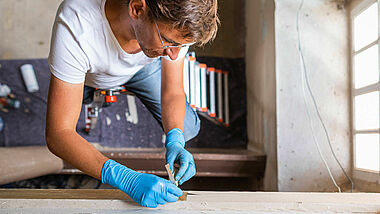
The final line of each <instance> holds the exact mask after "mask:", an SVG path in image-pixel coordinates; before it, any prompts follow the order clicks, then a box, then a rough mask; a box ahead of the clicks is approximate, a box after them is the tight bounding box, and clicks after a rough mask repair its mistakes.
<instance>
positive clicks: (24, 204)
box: [0, 189, 380, 214]
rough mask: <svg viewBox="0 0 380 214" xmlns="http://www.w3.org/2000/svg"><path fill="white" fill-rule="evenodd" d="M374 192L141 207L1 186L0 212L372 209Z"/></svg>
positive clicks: (119, 198) (104, 194)
mask: <svg viewBox="0 0 380 214" xmlns="http://www.w3.org/2000/svg"><path fill="white" fill-rule="evenodd" d="M378 211H380V194H378V193H278V192H276V193H275V192H204V191H190V192H189V195H188V198H187V201H179V202H176V203H168V204H165V205H163V206H159V207H158V208H155V209H152V208H144V207H141V206H139V205H138V204H137V203H135V202H133V201H132V200H131V199H130V198H129V197H128V196H127V195H125V194H124V193H123V192H121V191H119V190H84V189H79V190H31V189H0V213H86V214H88V213H112V214H114V213H127V212H128V213H181V214H187V213H214V214H217V213H285V212H286V213H303V212H308V213H326V212H330V213H376V212H378Z"/></svg>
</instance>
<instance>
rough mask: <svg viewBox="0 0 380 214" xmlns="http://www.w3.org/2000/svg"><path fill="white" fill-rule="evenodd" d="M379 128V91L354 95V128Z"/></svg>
mask: <svg viewBox="0 0 380 214" xmlns="http://www.w3.org/2000/svg"><path fill="white" fill-rule="evenodd" d="M378 128H379V92H378V91H376V92H371V93H368V94H363V95H359V96H356V97H355V129H356V130H363V129H378Z"/></svg>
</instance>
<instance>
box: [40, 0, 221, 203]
mask: <svg viewBox="0 0 380 214" xmlns="http://www.w3.org/2000/svg"><path fill="white" fill-rule="evenodd" d="M218 24H219V20H218V17H217V0H189V1H188V0H186V1H185V0H81V1H77V0H65V1H64V2H63V3H62V4H61V5H60V7H59V9H58V12H57V16H56V20H55V23H54V27H53V35H52V41H51V50H50V54H49V67H50V70H51V73H52V74H53V75H52V76H51V82H50V89H49V97H48V109H47V119H46V142H47V145H48V147H49V149H50V151H51V152H53V153H54V154H55V155H57V156H59V157H61V158H62V159H63V160H65V161H67V162H69V163H70V164H72V165H73V166H75V167H76V168H78V169H80V170H81V171H83V172H85V173H86V174H88V175H90V176H92V177H94V178H97V179H101V181H102V182H103V183H107V184H110V185H112V186H114V187H117V188H119V189H121V190H122V191H124V192H125V193H126V194H128V195H129V196H130V197H131V198H132V199H133V200H135V201H136V202H138V203H139V204H141V205H142V206H147V207H157V206H158V204H165V203H166V202H175V201H177V200H178V197H179V196H181V194H182V191H181V190H180V189H179V188H178V187H176V186H175V185H173V184H172V183H170V182H169V181H167V180H165V179H162V178H160V177H157V176H155V175H151V174H145V173H138V172H136V171H133V170H132V169H129V168H128V167H126V166H123V165H121V164H119V163H117V162H115V161H113V160H111V159H108V158H106V157H105V156H103V155H102V154H101V153H100V152H99V151H97V150H96V149H95V148H94V147H93V146H92V145H91V144H90V143H88V142H87V141H86V140H85V139H84V138H82V137H81V136H80V135H79V134H78V133H77V132H76V124H77V120H78V117H79V114H80V110H81V105H82V102H83V95H88V94H90V95H89V96H91V91H93V89H94V88H102V89H106V88H110V87H114V86H119V85H125V86H126V88H127V90H129V91H131V92H133V93H135V94H136V96H137V97H139V98H140V99H141V101H142V102H143V103H144V104H145V106H146V107H147V108H148V109H149V111H150V112H151V113H152V114H153V116H154V117H155V118H156V119H157V120H158V122H159V123H160V125H162V127H163V130H164V132H165V133H166V142H165V147H166V161H167V163H169V164H170V167H171V169H173V165H174V163H178V164H179V165H180V169H179V171H178V173H177V174H176V177H175V179H176V180H178V181H179V184H182V183H183V182H185V181H187V180H188V179H190V178H191V177H192V176H194V175H195V164H194V159H193V157H192V155H191V154H190V153H189V152H188V151H187V150H186V149H185V148H184V147H185V142H186V141H187V140H189V139H191V138H193V137H195V136H196V135H197V134H198V132H199V127H200V121H199V118H198V116H197V114H196V112H194V110H193V109H192V108H191V107H190V106H189V104H188V103H186V99H185V94H184V90H183V86H182V67H183V60H184V56H185V54H186V53H187V50H188V48H189V45H191V44H194V43H196V44H199V45H203V44H205V43H207V42H208V41H210V40H212V39H213V38H214V37H215V35H216V31H217V27H218ZM89 92H90V93H89ZM87 98H88V97H84V99H85V100H86V99H87Z"/></svg>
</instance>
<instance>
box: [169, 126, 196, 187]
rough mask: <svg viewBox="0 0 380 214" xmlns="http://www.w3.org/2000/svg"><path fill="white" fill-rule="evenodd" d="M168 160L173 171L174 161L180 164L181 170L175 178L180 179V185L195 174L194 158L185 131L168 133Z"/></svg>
mask: <svg viewBox="0 0 380 214" xmlns="http://www.w3.org/2000/svg"><path fill="white" fill-rule="evenodd" d="M165 147H166V162H167V163H168V164H169V165H170V169H171V170H172V172H173V169H174V163H177V164H179V165H180V168H179V171H178V172H177V173H176V175H175V180H176V181H178V180H179V185H181V184H183V183H184V182H186V181H187V180H189V179H190V178H191V177H193V176H194V175H195V172H196V170H195V163H194V158H193V156H192V155H191V154H190V152H188V151H187V150H186V149H185V148H184V147H185V137H184V135H183V132H182V131H181V130H180V129H178V128H175V129H172V130H170V131H169V132H168V133H167V135H166V141H165Z"/></svg>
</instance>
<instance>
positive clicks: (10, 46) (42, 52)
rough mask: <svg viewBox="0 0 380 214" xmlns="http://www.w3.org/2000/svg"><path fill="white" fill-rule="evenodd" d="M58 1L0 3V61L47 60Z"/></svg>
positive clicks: (9, 1) (20, 0)
mask: <svg viewBox="0 0 380 214" xmlns="http://www.w3.org/2000/svg"><path fill="white" fill-rule="evenodd" d="M61 1H62V0H49V1H45V0H17V1H15V0H1V1H0V20H1V22H0V59H27V58H47V56H48V54H49V47H50V36H51V30H52V26H53V23H54V17H55V13H56V11H57V8H58V6H59V4H60V3H61Z"/></svg>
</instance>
